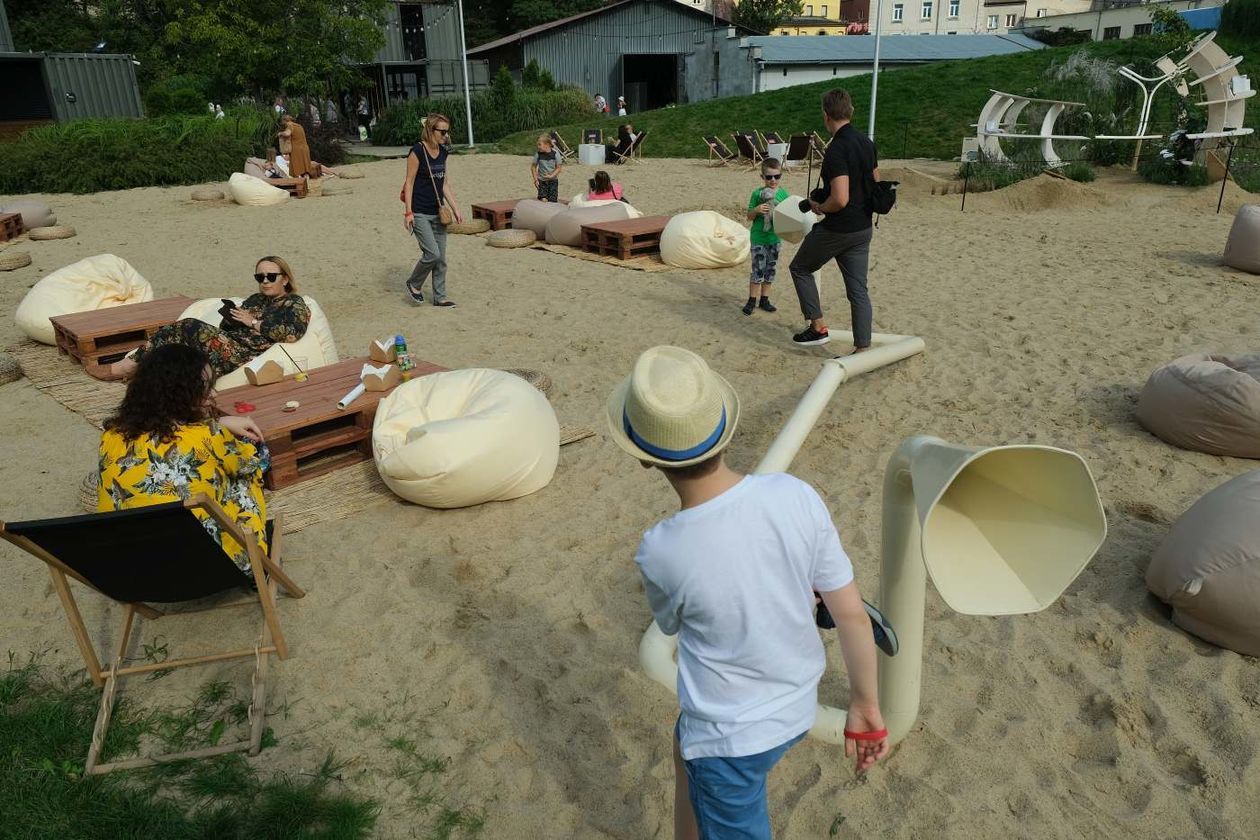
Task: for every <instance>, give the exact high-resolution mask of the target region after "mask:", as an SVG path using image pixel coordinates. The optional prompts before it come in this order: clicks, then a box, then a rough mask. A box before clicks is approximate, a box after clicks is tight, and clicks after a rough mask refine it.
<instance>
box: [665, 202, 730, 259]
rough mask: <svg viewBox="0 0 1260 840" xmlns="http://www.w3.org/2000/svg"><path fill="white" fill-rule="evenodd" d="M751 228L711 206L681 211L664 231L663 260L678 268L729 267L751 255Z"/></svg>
mask: <svg viewBox="0 0 1260 840" xmlns="http://www.w3.org/2000/svg"><path fill="white" fill-rule="evenodd" d="M750 250H752V245H751V244H750V243H749V241H748V229H747V228H745V227H744V226H743V225H741V224H740V223H739V222H736V221H733V220H732V219H728V218H726V217H725V216H723V215H722V214H721V213H715V212H713V211H712V210H695V211H692V212H690V213H679V214H678V215H677V216H675V217H674V218H672V219H670V220H669V223H668V224H666V225H665V230H664V231H663V232H662V233H661V260H662V261H664V262H665V263H666V264H668V265H672V266H677V267H678V268H727V267H729V266H732V265H739V264H740V263H742V262H743V261H744V260H746V259H748V253H749V251H750Z"/></svg>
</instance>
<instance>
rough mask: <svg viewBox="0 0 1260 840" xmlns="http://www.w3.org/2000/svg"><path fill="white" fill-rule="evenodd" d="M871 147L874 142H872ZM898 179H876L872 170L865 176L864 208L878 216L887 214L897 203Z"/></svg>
mask: <svg viewBox="0 0 1260 840" xmlns="http://www.w3.org/2000/svg"><path fill="white" fill-rule="evenodd" d="M871 145H872V148H873V147H874V144H873V143H872V144H871ZM900 183H901V182H900V181H876V180H875V174H874V173H873V172H872V173H870V174H868V175H867V176H866V185H865V186H866V209H868V210H870V211H871V212H872V213H874V214H876V215H878V216H887V215H888V214H889V213H891V212H892V209H893V207H895V206H896V205H897V185H898V184H900Z"/></svg>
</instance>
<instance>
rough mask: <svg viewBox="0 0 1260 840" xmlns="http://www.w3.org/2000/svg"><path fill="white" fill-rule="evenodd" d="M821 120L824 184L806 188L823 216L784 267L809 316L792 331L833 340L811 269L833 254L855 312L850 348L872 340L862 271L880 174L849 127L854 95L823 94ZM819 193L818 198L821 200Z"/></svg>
mask: <svg viewBox="0 0 1260 840" xmlns="http://www.w3.org/2000/svg"><path fill="white" fill-rule="evenodd" d="M822 111H823V122H825V123H826V125H827V131H828V132H829V133H830V134H831V142H830V143H828V144H827V151H826V153H825V154H824V155H823V162H822V174H821V178H822V187H821V188H820V190H817V191H815V193H811V194H810V202H809V205H810V208H811V209H812V210H813V211H814V212H815V213H818V214H819V215H821V216H822V217H823V219H822V221H820V222H818V224H816V225H814V228H813V230H811V231H810V232H809V234H808V235H807V236H806V237H805V241H803V242H802V243H801V247H800V248H799V249H797V252H796V256H795V257H794V258H793V259H792V264H791V265H790V266H789V267H788V270H789V271H791V273H792V284H793V285H794V286H795V287H796V296H797V298H798V299H799V300H800V303H801V314H802V315H804V316H805V318H806V319H807V320H808V321H809V324H808V326H806V327H805V329H804V330H802V331H801V332H799V333H797V334H796V335H794V336H793V337H792V341H794V342H796V344H797V345H798V346H801V347H813V346H817V345H821V344H826V343H827V342H829V341H831V336H830V335H829V334H828V332H827V325H826V323H824V322H823V311H822V305H821V302H820V300H819V296H818V286H817V284H815V283H814V276H813V275H814V273H815V272H817V271H819V270H820V269H822V267H823V266H824V265H826V264H827V262H828V261H829V260H832V259H834V260H835V261H836V264H837V265H838V266H840V274H841V276H843V277H844V292H845V296H846V297H848V299H849V309H850V311H851V314H852V318H853V349H854V352H861V351H863V350H865V349H867V348H868V347H870V346H871V320H872V314H871V298H870V294H869V293H868V292H867V290H866V273H867V268H868V266H869V263H870V257H871V234H872V231H873V228H872V227H871V205H870V195H869V194H868V193H869V191H870V185H871V184H872V183H874V182H875V181H878V180H879V159H878V157H877V156H876V153H875V144H874V143H872V142H871V140H870V139H869V138H868V137H867V136H866V135H864V134H862V133H861V132H860V131H858V130H857V129H856V128H854V127H853V123H852V120H853V100H852V99H851V98H850V97H849V92H848V91H847V90H844V89H843V88H834V89H832V90H829V91H827V92H826V93H825V94H823V98H822ZM818 199H822V200H821V201H819V200H818Z"/></svg>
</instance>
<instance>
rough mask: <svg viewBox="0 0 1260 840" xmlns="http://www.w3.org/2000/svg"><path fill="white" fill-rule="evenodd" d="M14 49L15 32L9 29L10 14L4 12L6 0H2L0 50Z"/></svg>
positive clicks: (0, 5)
mask: <svg viewBox="0 0 1260 840" xmlns="http://www.w3.org/2000/svg"><path fill="white" fill-rule="evenodd" d="M12 50H13V33H12V32H11V31H10V30H9V16H8V15H6V14H5V13H4V0H0V52H11V51H12Z"/></svg>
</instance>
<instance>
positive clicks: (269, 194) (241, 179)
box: [228, 172, 289, 207]
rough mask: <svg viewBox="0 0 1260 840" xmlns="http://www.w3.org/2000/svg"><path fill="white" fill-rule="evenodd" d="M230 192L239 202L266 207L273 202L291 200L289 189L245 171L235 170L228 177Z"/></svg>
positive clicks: (234, 199) (282, 202) (278, 202)
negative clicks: (272, 184) (276, 185)
mask: <svg viewBox="0 0 1260 840" xmlns="http://www.w3.org/2000/svg"><path fill="white" fill-rule="evenodd" d="M228 192H230V193H232V200H233V201H235V202H236V203H237V204H246V205H251V206H255V207H266V206H270V205H272V204H284V203H285V202H286V201H288V200H289V193H288V191H287V190H282V189H280V188H279V187H273V186H271V184H268V183H267V182H266V181H264V180H263V179H261V178H255V177H254V176H253V175H246V174H245V173H244V172H233V173H232V177H231V178H229V179H228Z"/></svg>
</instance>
